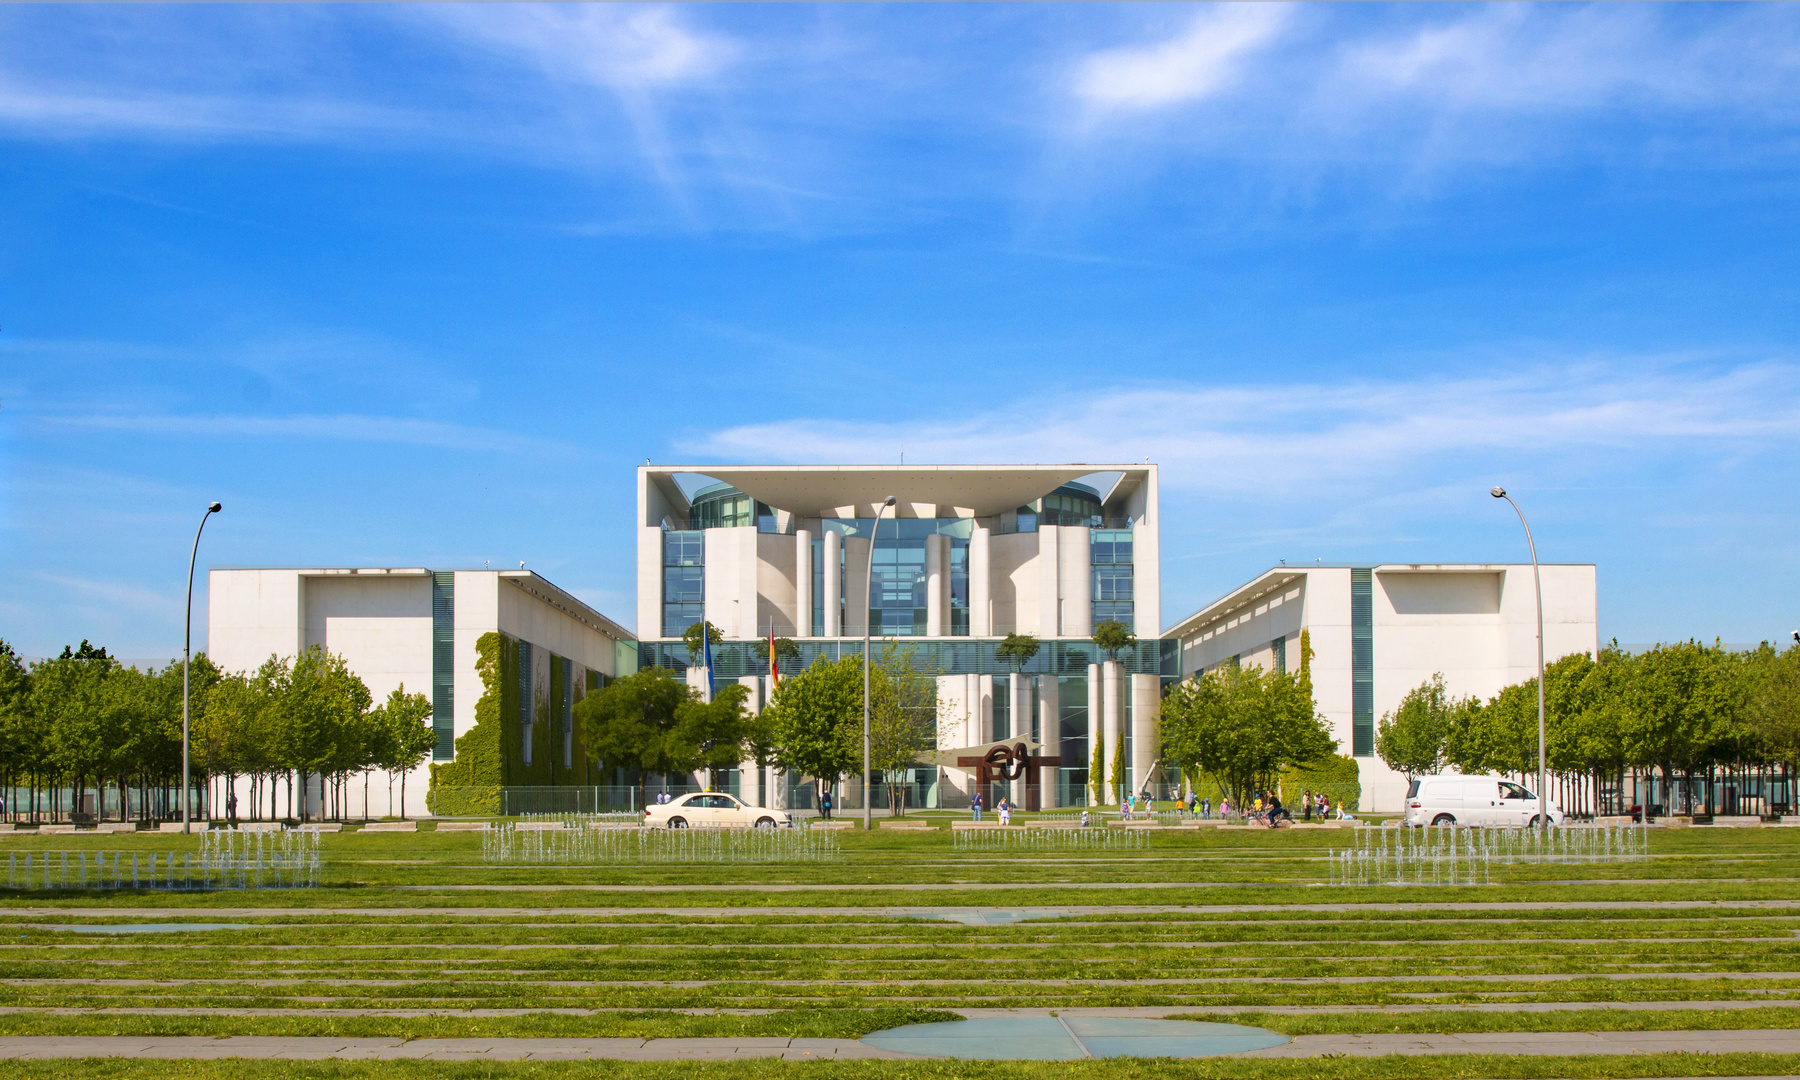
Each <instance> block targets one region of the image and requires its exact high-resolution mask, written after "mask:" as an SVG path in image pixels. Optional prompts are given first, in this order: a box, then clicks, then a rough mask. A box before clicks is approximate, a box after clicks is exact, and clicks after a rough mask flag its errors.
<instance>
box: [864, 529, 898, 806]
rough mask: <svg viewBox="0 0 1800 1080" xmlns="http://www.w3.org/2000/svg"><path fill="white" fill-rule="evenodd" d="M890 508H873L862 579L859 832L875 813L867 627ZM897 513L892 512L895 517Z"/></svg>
mask: <svg viewBox="0 0 1800 1080" xmlns="http://www.w3.org/2000/svg"><path fill="white" fill-rule="evenodd" d="M892 505H894V497H893V496H892V495H889V496H888V497H887V498H885V499H883V500H881V505H880V506H878V507H876V508H875V524H874V526H873V527H872V528H870V529H869V565H868V568H867V569H868V572H867V573H866V574H864V575H863V782H862V804H863V832H865V833H866V832H869V831H870V830H872V829H874V828H875V809H874V807H872V806H870V805H869V788H871V787H873V786H874V783H875V773H874V769H873V768H872V766H871V765H870V762H871V761H872V760H873V759H872V756H871V754H870V749H869V632H870V630H871V626H870V624H871V623H873V622H874V621H875V595H874V588H875V538H876V537H877V536H879V535H880V534H881V512H882V511H883V510H886V509H887V508H888V507H890V506H892ZM897 512H898V511H896V513H897Z"/></svg>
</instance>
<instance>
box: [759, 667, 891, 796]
mask: <svg viewBox="0 0 1800 1080" xmlns="http://www.w3.org/2000/svg"><path fill="white" fill-rule="evenodd" d="M873 678H874V673H873V672H871V673H870V679H871V683H872V682H873ZM862 691H863V682H862V658H861V657H860V656H853V655H852V656H844V657H841V658H839V659H838V660H836V661H827V660H826V659H825V658H824V657H819V658H818V659H816V660H814V661H813V662H812V664H811V665H809V666H808V667H807V668H806V670H804V671H801V672H799V673H798V674H795V675H790V676H788V677H786V678H784V679H782V680H781V685H780V686H778V687H776V689H775V693H774V695H773V697H771V698H770V700H769V705H768V707H767V708H766V709H764V710H763V712H764V714H765V716H766V718H767V722H768V724H769V732H770V739H771V741H772V742H773V744H774V753H773V757H774V760H775V763H776V764H777V765H779V766H780V767H781V768H783V769H786V770H787V771H789V772H791V773H797V774H799V775H801V776H810V777H812V778H813V779H815V780H818V781H820V782H821V783H824V784H832V783H835V782H837V780H838V779H840V778H841V777H843V776H845V775H847V774H849V773H852V772H855V771H856V770H858V769H860V768H861V767H862V705H863V697H862Z"/></svg>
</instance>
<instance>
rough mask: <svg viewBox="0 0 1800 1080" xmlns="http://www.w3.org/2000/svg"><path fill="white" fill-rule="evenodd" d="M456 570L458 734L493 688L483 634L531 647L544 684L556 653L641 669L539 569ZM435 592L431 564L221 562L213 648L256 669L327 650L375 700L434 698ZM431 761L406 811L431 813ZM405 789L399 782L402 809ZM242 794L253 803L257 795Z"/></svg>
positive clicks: (586, 665) (411, 789) (622, 634)
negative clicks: (481, 649)
mask: <svg viewBox="0 0 1800 1080" xmlns="http://www.w3.org/2000/svg"><path fill="white" fill-rule="evenodd" d="M440 573H441V572H440ZM449 573H450V578H449V583H450V585H451V592H450V595H451V598H452V615H451V641H452V645H451V656H452V659H451V695H450V696H451V701H450V705H451V714H452V724H453V732H454V736H461V735H462V734H464V733H465V732H466V731H468V730H469V729H470V728H472V727H474V726H475V703H476V701H478V700H479V699H480V697H481V695H482V692H483V686H482V682H481V677H480V675H478V674H477V673H476V670H475V665H476V660H477V648H476V643H477V642H478V641H479V640H480V638H481V636H482V635H483V634H486V633H489V632H492V631H500V632H501V633H504V634H507V635H509V636H511V637H513V638H515V639H518V640H520V641H525V642H530V643H531V645H532V646H533V654H534V667H536V668H540V669H541V671H538V672H536V677H534V678H533V680H532V683H533V685H534V686H542V685H543V682H544V680H547V678H548V670H549V669H548V658H549V656H550V654H551V653H554V654H556V655H558V656H561V657H564V658H565V659H567V660H569V661H572V662H573V664H574V665H576V666H577V667H578V668H581V669H586V670H588V671H597V672H601V673H602V674H605V675H608V676H615V675H619V674H629V673H630V672H631V671H634V670H636V651H635V647H634V646H635V643H634V640H633V637H632V635H631V634H630V633H628V632H627V631H625V630H624V629H623V628H622V627H620V626H619V625H618V624H617V623H614V622H613V621H612V620H611V619H608V618H607V617H606V616H604V615H601V614H600V613H599V612H597V611H595V610H594V609H592V608H591V607H589V606H588V605H587V604H585V603H583V602H582V601H580V600H578V599H576V598H575V597H573V596H571V595H570V594H568V593H566V592H564V591H563V590H562V589H560V588H558V587H556V586H555V585H553V584H551V583H550V582H549V581H547V580H545V579H544V578H542V577H539V576H538V575H537V574H535V573H533V572H531V571H529V570H456V571H451V572H449ZM433 587H434V575H433V572H432V571H431V570H428V569H425V568H422V567H355V568H301V567H215V568H212V569H211V570H209V571H208V602H207V652H208V654H209V655H210V657H211V659H212V661H213V663H215V664H217V665H218V666H219V667H220V668H222V669H224V670H226V671H234V672H235V671H252V672H253V671H255V670H256V669H257V668H258V667H259V666H261V665H262V663H263V662H264V661H266V660H268V659H270V658H271V657H280V658H292V657H293V656H295V655H297V654H298V653H300V652H303V651H304V650H306V649H308V648H311V647H312V646H314V645H318V646H322V647H324V648H325V649H327V650H329V651H330V652H332V653H335V654H338V655H340V656H342V657H343V658H344V659H345V661H346V662H347V663H348V665H349V667H350V670H351V671H353V672H355V673H356V675H357V676H358V677H359V678H361V679H362V680H363V683H364V684H365V685H367V686H368V688H369V693H370V696H371V698H372V699H373V703H374V704H376V705H379V704H381V703H382V702H383V701H385V700H386V699H387V696H388V694H389V693H390V692H392V691H393V690H395V689H398V688H400V687H404V688H405V689H406V690H407V691H408V692H409V693H421V694H424V695H425V696H426V697H427V698H432V697H434V692H433V691H434V685H433V683H434V680H433V666H434V656H433V632H434V619H433V613H432V607H433ZM438 760H443V759H441V758H440V759H438ZM429 764H430V762H429V761H428V762H427V763H426V764H422V765H420V766H419V767H418V768H417V769H416V770H414V771H413V772H412V773H411V774H409V776H408V777H407V782H406V805H405V807H404V809H405V812H406V814H407V815H408V816H413V817H417V816H423V815H424V814H425V812H426V807H425V794H426V791H427V790H428V788H429V786H430V771H429ZM360 787H361V785H357V789H358V790H357V792H356V795H357V799H358V801H360ZM398 793H399V786H398V785H396V786H395V799H394V803H395V804H397V803H398V800H399V794H398ZM219 798H220V799H222V798H223V793H220V794H219ZM239 799H240V802H244V803H247V800H248V794H247V790H245V791H240V792H239ZM395 804H390V803H389V801H388V797H387V785H386V783H385V781H384V778H382V777H379V776H378V777H376V778H375V780H374V782H373V783H372V784H371V785H370V795H369V812H370V813H372V814H374V815H375V816H386V815H389V814H398V813H399V812H400V811H401V809H402V808H401V807H400V806H399V805H395ZM215 805H218V806H221V807H222V806H223V803H222V802H218V803H215ZM359 809H360V807H359Z"/></svg>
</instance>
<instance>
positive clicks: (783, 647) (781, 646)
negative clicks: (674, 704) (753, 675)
mask: <svg viewBox="0 0 1800 1080" xmlns="http://www.w3.org/2000/svg"><path fill="white" fill-rule="evenodd" d="M696 625H698V624H696ZM698 638H699V635H695V639H696V640H698ZM718 640H719V639H715V640H714V644H717V643H718ZM750 651H751V652H752V653H755V654H756V658H757V659H758V660H760V661H762V662H763V663H764V664H765V665H766V664H767V663H768V662H769V641H768V639H767V638H757V639H756V640H755V641H753V642H751V643H750ZM692 655H694V656H696V657H698V655H699V654H698V651H697V650H694V651H692ZM775 659H776V660H778V661H780V662H781V663H783V664H790V663H792V664H797V663H799V662H800V646H799V645H798V644H797V643H795V641H794V639H793V638H785V637H778V638H776V639H775Z"/></svg>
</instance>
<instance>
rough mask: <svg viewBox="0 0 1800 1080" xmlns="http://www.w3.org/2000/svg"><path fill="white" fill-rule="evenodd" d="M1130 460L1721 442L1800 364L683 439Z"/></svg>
mask: <svg viewBox="0 0 1800 1080" xmlns="http://www.w3.org/2000/svg"><path fill="white" fill-rule="evenodd" d="M902 442H904V445H905V447H906V453H907V457H908V459H909V460H917V461H937V462H949V461H990V462H1060V461H1094V462H1107V461H1121V460H1125V461H1134V460H1138V459H1140V458H1143V457H1146V456H1147V457H1149V458H1150V459H1151V460H1152V461H1155V462H1158V463H1159V464H1161V465H1163V466H1164V467H1165V470H1166V471H1165V472H1164V482H1165V483H1167V484H1170V485H1172V486H1175V487H1181V488H1189V489H1201V490H1207V491H1213V492H1234V493H1240V494H1242V493H1248V492H1253V491H1259V490H1261V491H1294V490H1300V489H1305V488H1316V487H1321V486H1328V485H1333V484H1338V483H1341V482H1344V481H1348V480H1356V479H1359V478H1371V477H1376V476H1385V475H1391V474H1393V473H1395V472H1400V471H1407V472H1413V473H1417V474H1421V475H1422V474H1426V473H1431V472H1434V471H1436V470H1438V469H1440V468H1442V467H1443V466H1445V465H1446V464H1450V463H1454V462H1464V463H1466V462H1471V461H1478V460H1483V459H1485V458H1487V457H1488V456H1490V455H1496V454H1504V455H1522V456H1529V457H1532V458H1542V457H1558V456H1567V455H1570V454H1572V453H1576V452H1592V453H1604V452H1616V451H1629V452H1637V451H1649V452H1655V453H1662V452H1667V451H1670V450H1673V449H1675V448H1677V447H1680V448H1683V449H1684V450H1688V451H1692V452H1694V453H1697V454H1704V455H1707V456H1709V457H1716V456H1720V455H1725V454H1730V453H1738V452H1743V451H1745V450H1747V449H1752V448H1754V447H1755V446H1758V445H1761V446H1770V445H1781V446H1788V447H1792V446H1794V445H1795V444H1796V443H1800V365H1796V364H1794V363H1791V362H1768V363H1761V364H1752V365H1745V366H1739V367H1735V368H1729V369H1724V370H1710V371H1695V370H1691V369H1688V368H1684V367H1679V366H1665V367H1663V368H1662V369H1660V370H1653V369H1649V368H1648V367H1647V366H1645V365H1641V364H1640V365H1625V364H1617V363H1614V364H1600V363H1591V364H1587V365H1573V366H1571V365H1546V366H1543V367H1539V368H1535V369H1531V370H1528V371H1526V372H1524V373H1521V374H1516V375H1511V376H1507V377H1502V378H1463V379H1444V380H1422V381H1418V382H1407V383H1401V382H1387V383H1377V382H1341V383H1327V382H1311V383H1300V384H1294V385H1281V384H1268V385H1250V386H1237V387H1226V388H1217V389H1214V388H1197V387H1193V386H1187V385H1165V386H1160V387H1154V388H1120V389H1114V390H1111V391H1106V392H1100V393H1096V394H1083V395H1080V396H1078V397H1055V398H1042V399H1037V400H1028V401H1023V402H1021V403H1020V404H1019V406H1018V407H1017V408H1016V409H1009V410H1006V411H1002V412H991V413H983V414H977V415H970V416H967V417H963V418H960V419H955V420H947V421H937V422H933V421H930V420H923V421H921V420H917V419H915V420H911V421H904V422H899V423H893V424H881V423H867V422H861V421H850V420H822V419H794V420H789V421H780V422H775V423H769V424H754V425H744V426H740V427H735V428H728V429H725V430H723V431H719V432H716V433H714V434H711V435H707V436H702V437H699V438H696V439H693V440H691V441H690V442H688V443H687V444H686V445H685V446H684V447H683V449H684V450H685V451H686V452H687V453H689V454H690V455H693V456H712V457H717V458H722V459H726V460H761V461H774V462H828V461H888V460H892V459H893V458H894V453H895V448H896V447H897V446H899V445H901V443H902Z"/></svg>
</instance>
